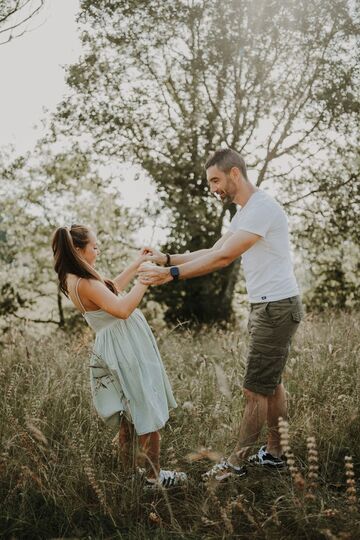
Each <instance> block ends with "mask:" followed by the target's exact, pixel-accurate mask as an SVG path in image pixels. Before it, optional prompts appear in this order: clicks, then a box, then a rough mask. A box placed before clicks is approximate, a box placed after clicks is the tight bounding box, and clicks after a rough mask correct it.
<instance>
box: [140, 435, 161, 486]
mask: <svg viewBox="0 0 360 540" xmlns="http://www.w3.org/2000/svg"><path fill="white" fill-rule="evenodd" d="M160 438H161V437H160V433H159V432H158V431H154V432H152V433H146V434H145V435H140V436H139V446H140V449H141V452H142V454H143V457H144V458H145V460H144V461H145V463H144V464H145V469H146V476H147V477H148V478H156V477H157V476H158V474H159V472H160Z"/></svg>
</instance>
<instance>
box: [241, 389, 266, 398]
mask: <svg viewBox="0 0 360 540" xmlns="http://www.w3.org/2000/svg"><path fill="white" fill-rule="evenodd" d="M243 392H244V396H245V399H246V401H260V400H262V399H266V396H264V395H263V394H259V393H258V392H253V391H252V390H249V389H248V388H243Z"/></svg>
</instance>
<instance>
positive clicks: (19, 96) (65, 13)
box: [0, 0, 163, 242]
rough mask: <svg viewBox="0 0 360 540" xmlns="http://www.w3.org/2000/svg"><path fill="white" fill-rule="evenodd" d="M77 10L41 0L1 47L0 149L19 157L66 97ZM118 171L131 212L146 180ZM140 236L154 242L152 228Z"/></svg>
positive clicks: (75, 1)
mask: <svg viewBox="0 0 360 540" xmlns="http://www.w3.org/2000/svg"><path fill="white" fill-rule="evenodd" d="M0 1H1V0H0ZM79 5H80V2H79V0H45V7H44V8H43V10H42V11H41V12H40V13H39V15H38V16H36V18H34V19H33V20H31V21H30V23H29V25H28V28H27V31H26V33H25V34H24V35H23V36H21V37H19V38H17V39H13V40H12V41H10V42H9V43H6V44H4V45H0V74H1V82H0V147H3V146H8V145H10V144H11V145H13V146H14V148H15V152H16V153H19V154H22V153H24V152H27V151H29V150H30V151H31V149H32V148H33V147H34V145H35V144H36V141H37V140H38V139H39V138H40V137H41V136H43V135H44V132H43V127H42V124H41V121H42V120H43V119H44V118H46V117H48V116H49V115H50V114H51V113H52V112H54V111H55V109H56V106H57V104H58V103H59V102H60V101H61V99H62V98H63V97H64V95H66V93H67V87H66V83H65V69H64V68H65V66H66V65H69V64H72V63H74V62H76V61H77V59H78V57H79V55H80V54H81V43H80V39H79V37H78V30H77V24H76V15H77V13H78V10H79ZM122 172H123V174H124V173H125V176H127V179H126V180H125V181H124V182H123V183H122V185H121V191H122V193H123V201H124V203H125V204H126V205H128V206H130V207H136V206H138V205H139V204H141V203H143V201H144V198H145V197H147V196H153V195H154V189H153V188H152V186H150V185H149V182H147V181H146V180H139V181H137V182H134V180H133V177H134V175H135V171H133V170H132V169H130V168H129V169H128V170H127V167H126V165H125V167H124V169H123V170H122ZM159 233H161V231H159ZM141 235H142V236H144V238H143V241H144V242H149V241H150V240H151V239H156V240H158V239H159V234H158V233H155V235H154V232H153V229H152V227H146V228H145V230H144V229H143V230H142V233H141ZM160 237H163V233H162V234H160Z"/></svg>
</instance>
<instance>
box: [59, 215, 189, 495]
mask: <svg viewBox="0 0 360 540" xmlns="http://www.w3.org/2000/svg"><path fill="white" fill-rule="evenodd" d="M52 249H53V253H54V261H55V264H54V268H55V271H56V273H57V275H58V279H59V288H60V290H61V291H62V292H63V293H64V294H65V295H66V296H67V297H69V298H70V300H71V301H72V302H73V304H74V305H75V307H76V308H77V309H79V310H80V311H81V313H82V314H83V316H84V318H85V320H86V322H87V323H88V324H89V326H90V327H91V328H92V329H93V330H94V331H95V333H96V338H95V344H94V354H93V356H92V359H91V366H90V368H91V388H92V395H93V401H94V405H95V408H96V410H97V412H98V414H99V415H100V416H101V417H102V419H103V420H104V421H105V422H107V423H108V424H110V425H118V426H119V443H120V446H121V448H122V450H123V457H124V460H125V462H126V463H127V464H128V465H130V464H131V465H132V460H133V443H134V437H135V434H136V435H137V436H138V440H139V445H140V447H141V449H142V452H143V454H144V455H145V458H146V459H145V474H146V476H145V481H146V484H147V485H149V486H156V485H161V486H163V487H170V486H174V485H177V484H180V483H183V482H185V481H186V474H185V473H182V472H177V471H165V470H162V469H160V463H159V456H160V434H159V429H161V428H162V427H163V426H164V425H165V423H166V422H167V420H168V418H169V407H176V402H175V400H174V397H173V394H172V391H171V387H170V383H169V381H168V378H167V375H166V373H165V370H164V367H163V364H162V361H161V357H160V353H159V350H158V348H157V345H156V341H155V339H154V336H153V334H152V332H151V330H150V328H149V326H148V324H147V322H146V320H145V318H144V316H143V314H142V313H141V311H140V310H138V309H136V308H137V306H138V305H139V303H140V302H141V300H142V297H143V296H144V294H145V292H146V290H147V286H146V285H143V284H141V283H139V282H138V283H136V284H135V285H134V286H133V287H132V289H131V290H130V292H128V293H127V294H123V295H120V296H119V294H118V293H120V292H121V291H123V289H125V288H126V286H127V285H128V284H129V282H130V281H131V280H132V279H133V278H134V277H135V274H136V271H137V269H138V267H139V265H140V264H141V263H142V262H143V261H144V260H146V258H147V257H146V255H140V256H139V257H138V258H137V259H136V260H135V261H134V262H133V263H132V264H130V266H128V267H127V268H126V269H125V270H124V271H123V272H122V273H121V274H120V275H119V276H117V277H116V278H115V279H114V281H110V280H105V279H104V278H102V277H101V275H100V274H99V273H98V272H97V271H96V270H95V262H96V258H97V256H98V246H97V239H96V235H95V233H94V232H93V231H92V230H91V229H89V228H88V227H85V226H83V225H72V226H71V228H70V229H68V228H67V227H60V228H58V229H57V230H56V231H55V233H54V236H53V241H52Z"/></svg>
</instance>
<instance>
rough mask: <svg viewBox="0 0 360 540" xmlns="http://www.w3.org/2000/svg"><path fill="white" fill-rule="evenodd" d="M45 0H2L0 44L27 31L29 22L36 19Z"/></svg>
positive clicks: (0, 4)
mask: <svg viewBox="0 0 360 540" xmlns="http://www.w3.org/2000/svg"><path fill="white" fill-rule="evenodd" d="M44 4H45V0H36V1H34V0H2V1H1V3H0V45H4V44H5V43H8V42H9V41H11V40H12V39H14V38H17V37H20V36H22V35H23V34H25V32H26V31H27V29H28V28H27V24H28V23H29V21H30V20H31V19H34V18H35V17H36V16H37V15H38V14H39V12H40V11H41V9H42V8H43V6H44Z"/></svg>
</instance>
